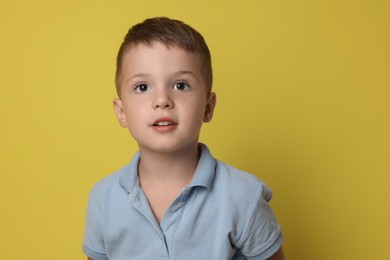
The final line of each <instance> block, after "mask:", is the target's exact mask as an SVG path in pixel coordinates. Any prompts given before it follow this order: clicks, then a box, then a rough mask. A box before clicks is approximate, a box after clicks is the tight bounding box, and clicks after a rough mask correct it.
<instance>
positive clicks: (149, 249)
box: [83, 17, 284, 260]
mask: <svg viewBox="0 0 390 260" xmlns="http://www.w3.org/2000/svg"><path fill="white" fill-rule="evenodd" d="M211 85H212V70H211V58H210V52H209V49H208V47H207V45H206V43H205V41H204V39H203V37H202V36H201V35H200V34H199V33H198V32H197V31H195V30H194V29H193V28H191V27H190V26H188V25H186V24H184V23H183V22H181V21H177V20H172V19H169V18H161V17H160V18H151V19H147V20H145V21H144V22H142V23H140V24H137V25H135V26H133V27H132V28H130V30H129V32H128V33H127V35H126V37H125V39H124V41H123V43H122V45H121V47H120V49H119V53H118V57H117V71H116V87H117V92H118V97H119V98H117V99H115V100H114V111H115V114H116V116H117V118H118V121H119V123H120V125H121V126H122V127H125V128H128V130H129V131H130V133H131V135H132V136H133V138H134V139H135V140H136V142H137V144H138V147H139V151H138V152H137V153H136V154H135V155H134V157H133V159H132V161H131V163H130V164H129V165H127V166H125V167H124V168H122V169H121V170H119V171H118V172H116V173H114V174H112V175H110V176H108V177H106V178H105V179H103V180H102V181H100V182H99V183H97V184H96V185H95V186H94V187H93V189H92V190H91V193H90V196H89V201H88V208H87V217H86V228H85V233H84V242H83V251H84V253H85V254H86V255H87V256H88V259H94V260H101V259H114V260H116V259H118V260H122V259H160V260H162V259H180V260H191V259H211V260H214V259H284V258H283V252H282V249H281V243H282V235H281V232H280V227H279V225H278V223H277V222H276V220H275V218H274V215H273V213H272V210H271V209H270V207H269V205H268V201H269V200H270V199H271V196H272V194H271V191H270V190H269V189H268V188H267V187H266V186H265V185H264V184H263V183H262V182H261V181H259V180H258V179H257V178H255V177H253V176H252V175H250V174H248V173H244V172H242V171H239V170H237V169H234V168H233V167H231V166H228V165H226V164H224V163H222V162H219V161H218V160H216V159H214V158H213V157H212V156H211V154H210V152H209V150H208V148H207V147H206V146H205V145H204V144H200V143H199V142H198V138H199V133H200V129H201V126H202V123H203V122H209V121H210V120H211V119H212V116H213V111H214V108H215V104H216V95H215V93H213V92H211Z"/></svg>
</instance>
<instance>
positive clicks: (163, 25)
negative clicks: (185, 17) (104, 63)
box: [115, 17, 213, 96]
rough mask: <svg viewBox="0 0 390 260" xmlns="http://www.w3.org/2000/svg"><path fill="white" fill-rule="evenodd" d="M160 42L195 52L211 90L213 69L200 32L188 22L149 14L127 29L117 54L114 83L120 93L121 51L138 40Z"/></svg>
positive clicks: (206, 83) (138, 42) (149, 43)
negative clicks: (150, 16)
mask: <svg viewBox="0 0 390 260" xmlns="http://www.w3.org/2000/svg"><path fill="white" fill-rule="evenodd" d="M155 42H159V43H162V44H163V45H165V46H166V47H172V46H177V47H179V48H182V49H184V50H185V51H188V52H192V53H196V54H198V55H199V57H200V59H201V64H202V65H201V66H202V68H201V71H202V74H203V77H204V83H205V85H206V87H207V88H208V91H209V92H210V91H211V86H212V81H213V73H212V67H211V56H210V51H209V48H208V47H207V44H206V42H205V41H204V39H203V37H202V35H201V34H200V33H199V32H197V31H196V30H195V29H193V28H192V27H191V26H189V25H187V24H185V23H183V22H181V21H178V20H174V19H169V18H166V17H156V18H149V19H146V20H145V21H143V22H142V23H139V24H136V25H134V26H133V27H131V28H130V30H129V31H128V32H127V34H126V36H125V39H124V41H123V43H122V45H121V46H120V48H119V52H118V56H117V66H116V75H115V84H116V89H117V93H118V96H120V81H121V76H122V62H123V56H124V54H125V53H126V52H127V51H129V50H130V49H131V48H132V47H134V46H137V45H139V44H144V45H148V46H150V45H152V44H153V43H155Z"/></svg>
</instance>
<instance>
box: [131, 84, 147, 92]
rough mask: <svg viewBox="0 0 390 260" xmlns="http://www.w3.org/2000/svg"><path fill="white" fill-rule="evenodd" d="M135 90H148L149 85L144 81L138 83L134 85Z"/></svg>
mask: <svg viewBox="0 0 390 260" xmlns="http://www.w3.org/2000/svg"><path fill="white" fill-rule="evenodd" d="M134 90H135V92H145V91H148V90H149V86H148V85H147V84H145V83H142V84H138V85H136V86H135V87H134Z"/></svg>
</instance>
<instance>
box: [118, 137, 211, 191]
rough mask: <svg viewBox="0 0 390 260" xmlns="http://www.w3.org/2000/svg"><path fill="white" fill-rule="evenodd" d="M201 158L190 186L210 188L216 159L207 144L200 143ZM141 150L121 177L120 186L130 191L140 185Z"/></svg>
mask: <svg viewBox="0 0 390 260" xmlns="http://www.w3.org/2000/svg"><path fill="white" fill-rule="evenodd" d="M199 149H200V153H201V154H200V158H199V162H198V165H197V167H196V170H195V173H194V176H193V177H192V180H191V182H190V183H189V185H188V187H189V188H192V187H196V186H202V187H205V188H207V189H210V187H211V183H212V181H213V179H214V175H215V167H216V160H215V159H214V157H213V156H212V155H211V153H210V150H209V149H208V148H207V146H206V145H205V144H202V143H199ZM139 159H140V152H139V151H138V152H136V153H135V154H134V156H133V158H132V159H131V162H130V164H129V165H127V167H125V172H124V173H123V174H122V175H121V176H120V177H119V184H120V186H121V187H122V188H123V189H124V190H125V191H126V192H127V193H130V192H131V190H132V189H133V188H134V187H135V186H137V187H138V186H139V182H138V163H139Z"/></svg>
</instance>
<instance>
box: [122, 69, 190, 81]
mask: <svg viewBox="0 0 390 260" xmlns="http://www.w3.org/2000/svg"><path fill="white" fill-rule="evenodd" d="M185 74H190V75H191V76H192V77H194V78H196V75H195V73H193V72H192V71H190V70H180V71H177V72H175V73H173V75H174V76H181V75H185ZM149 76H150V74H148V73H138V74H135V75H133V76H131V78H129V80H132V79H134V78H143V77H149Z"/></svg>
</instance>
